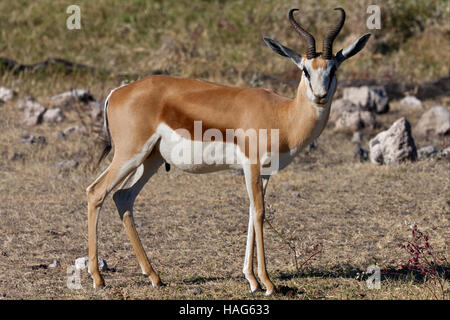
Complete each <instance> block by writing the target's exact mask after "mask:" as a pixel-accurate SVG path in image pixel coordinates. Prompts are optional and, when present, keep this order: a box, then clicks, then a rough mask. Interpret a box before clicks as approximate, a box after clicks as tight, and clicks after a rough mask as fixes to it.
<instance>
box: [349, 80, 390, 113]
mask: <svg viewBox="0 0 450 320" xmlns="http://www.w3.org/2000/svg"><path fill="white" fill-rule="evenodd" d="M343 98H344V99H346V100H350V101H351V102H352V103H354V104H356V105H357V106H359V107H361V108H362V109H363V110H367V111H373V112H375V113H385V112H388V111H389V98H388V97H387V94H386V90H385V89H384V88H383V87H369V86H362V87H347V88H344V90H343Z"/></svg>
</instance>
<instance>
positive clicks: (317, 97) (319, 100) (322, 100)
mask: <svg viewBox="0 0 450 320" xmlns="http://www.w3.org/2000/svg"><path fill="white" fill-rule="evenodd" d="M314 102H316V103H320V104H325V103H326V102H327V94H326V93H325V94H322V95H317V94H315V95H314Z"/></svg>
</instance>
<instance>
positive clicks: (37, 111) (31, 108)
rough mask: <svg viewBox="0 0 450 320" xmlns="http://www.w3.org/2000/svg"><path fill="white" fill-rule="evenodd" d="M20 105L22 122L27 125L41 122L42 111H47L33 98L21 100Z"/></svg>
mask: <svg viewBox="0 0 450 320" xmlns="http://www.w3.org/2000/svg"><path fill="white" fill-rule="evenodd" d="M22 106H23V108H24V113H23V122H24V123H25V124H26V125H27V126H34V125H37V124H40V123H41V122H42V120H43V116H44V113H45V111H47V108H46V107H44V106H43V105H42V104H40V103H39V102H37V101H36V100H34V98H29V99H27V100H25V101H22Z"/></svg>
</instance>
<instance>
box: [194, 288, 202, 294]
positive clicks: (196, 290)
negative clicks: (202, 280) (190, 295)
mask: <svg viewBox="0 0 450 320" xmlns="http://www.w3.org/2000/svg"><path fill="white" fill-rule="evenodd" d="M193 291H194V294H196V295H197V294H202V293H203V290H202V288H200V287H195V288H194V290H193Z"/></svg>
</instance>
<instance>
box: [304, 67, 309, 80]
mask: <svg viewBox="0 0 450 320" xmlns="http://www.w3.org/2000/svg"><path fill="white" fill-rule="evenodd" d="M303 72H304V73H305V77H306V78H308V79H309V73H308V70H306V68H303Z"/></svg>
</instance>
